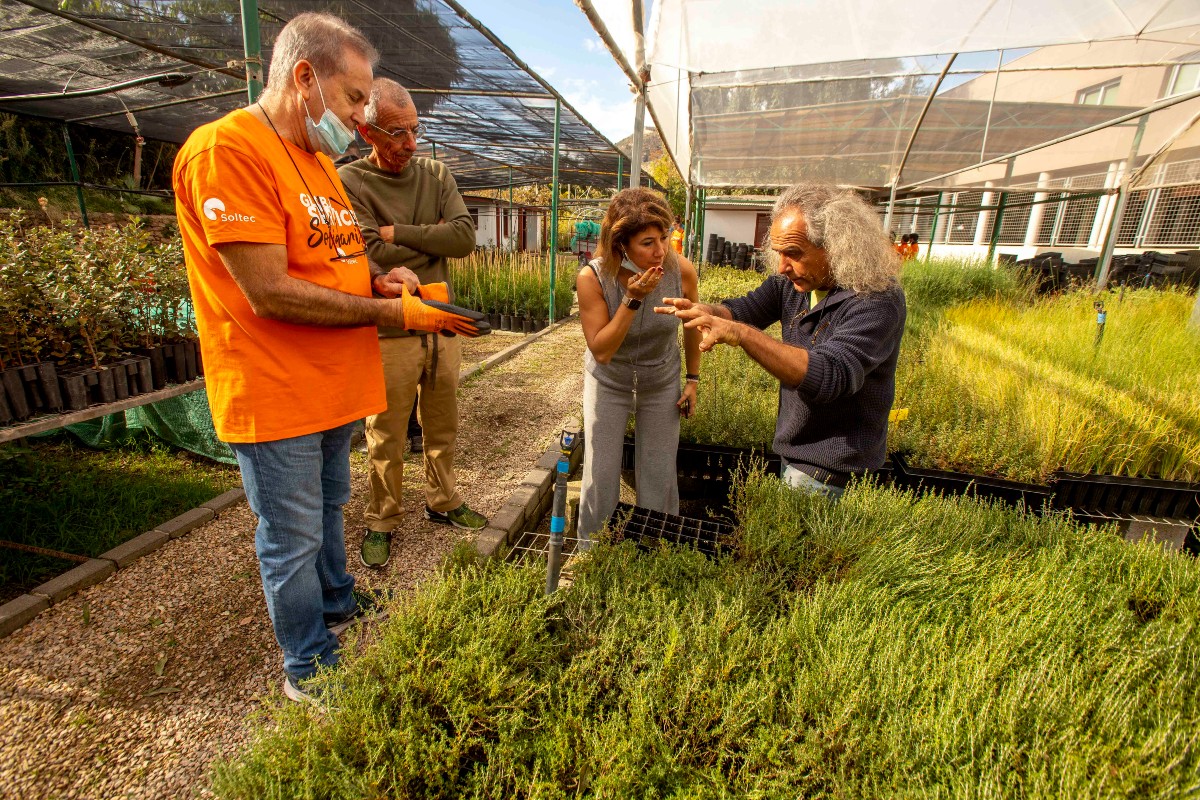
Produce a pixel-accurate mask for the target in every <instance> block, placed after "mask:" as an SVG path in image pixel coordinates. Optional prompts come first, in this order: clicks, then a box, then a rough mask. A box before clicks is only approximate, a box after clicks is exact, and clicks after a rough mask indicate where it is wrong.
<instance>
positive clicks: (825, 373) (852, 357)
mask: <svg viewBox="0 0 1200 800" xmlns="http://www.w3.org/2000/svg"><path fill="white" fill-rule="evenodd" d="M724 305H725V306H726V307H727V308H728V309H729V311H730V312H731V313H732V314H733V318H734V319H735V320H737V321H738V322H745V323H747V324H750V325H753V326H754V327H756V328H758V329H760V330H761V329H763V328H766V327H768V326H769V325H771V324H773V323H776V322H782V324H783V341H784V342H785V343H787V344H790V345H793V346H795V347H803V348H804V349H805V350H807V351H808V373H807V374H806V375H805V377H804V380H803V381H802V382H801V384H800V385H799V386H783V385H780V387H779V418H778V419H777V420H776V423H775V452H776V453H778V454H779V455H780V456H782V457H783V459H784V460H785V461H787V462H788V463H789V464H811V465H813V466H816V467H822V468H824V469H827V470H830V471H831V472H839V473H844V474H845V473H854V472H862V471H864V470H868V469H878V468H879V467H881V466H883V462H884V459H885V458H886V455H887V453H886V448H887V426H888V412H889V411H891V408H892V400H893V399H894V398H895V396H896V359H897V357H898V356H899V355H900V337H901V336H903V334H904V318H905V315H906V313H907V309H906V307H905V304H904V291H903V290H902V289H901V288H900V287H899V285H896V286H894V287H892V288H891V289H888V290H887V291H883V292H876V293H871V294H859V293H856V292H852V291H850V290H849V289H841V288H836V289H834V290H833V291H831V292H830V293H829V294H828V295H826V296H825V299H824V300H822V301H821V302H820V303H817V305H816V307H815V308H812V309H810V308H809V307H808V305H809V294H808V292H800V291H797V290H796V287H795V286H794V285H793V284H792V282H791V281H789V280H788V279H787V278H785V277H783V276H782V275H772V276H771V277H769V278H767V279H766V280H765V281H763V284H762V286H759V287H758V288H757V289H755V290H754V291H753V292H751V293H750V294H748V295H746V296H745V297H739V298H735V299H733V300H726V301H724Z"/></svg>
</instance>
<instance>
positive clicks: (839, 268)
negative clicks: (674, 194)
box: [654, 183, 907, 499]
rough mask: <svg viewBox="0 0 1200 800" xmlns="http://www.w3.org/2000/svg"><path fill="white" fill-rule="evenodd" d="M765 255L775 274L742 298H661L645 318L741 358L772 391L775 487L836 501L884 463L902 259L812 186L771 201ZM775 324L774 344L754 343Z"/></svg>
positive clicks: (861, 205) (843, 199)
mask: <svg viewBox="0 0 1200 800" xmlns="http://www.w3.org/2000/svg"><path fill="white" fill-rule="evenodd" d="M768 253H769V262H770V263H772V264H773V266H774V267H775V274H773V275H771V276H770V277H769V278H767V280H765V281H764V282H763V284H762V286H760V287H758V288H757V289H755V290H754V291H753V292H751V293H750V294H748V295H746V296H745V297H739V298H735V299H732V300H725V301H723V302H722V303H720V304H718V305H710V304H706V303H693V302H691V301H690V300H687V299H684V298H666V299H665V300H664V303H666V305H663V306H660V307H658V308H655V309H654V310H655V311H656V312H658V313H660V314H674V315H675V316H677V317H679V318H681V319H683V320H684V321H685V322H684V327H685V328H697V329H699V330H700V331H702V332H703V334H704V339H703V341H702V342H701V344H700V350H701V351H702V352H708V351H709V350H711V349H712V348H713V347H715V346H716V345H718V344H726V345H730V346H733V347H740V348H742V349H743V350H745V351H746V353H747V354H748V355H749V356H750V357H751V358H752V359H754V360H755V361H757V362H758V363H759V364H760V365H762V367H763V368H764V369H766V370H767V371H768V372H770V373H771V374H772V375H774V376H775V377H776V378H778V379H779V384H780V402H779V418H778V420H777V421H776V424H775V443H774V449H775V452H777V453H778V454H779V455H780V456H782V457H783V459H784V463H785V468H784V474H783V478H784V480H785V481H786V482H787V483H788V484H790V485H791V486H794V487H796V488H799V489H805V490H808V491H811V492H815V493H819V494H823V495H825V496H828V497H830V498H832V499H837V498H839V497H841V494H842V491H843V489H844V488H845V486H846V483H847V482H848V481H849V479H850V477H851V476H853V475H856V474H861V473H863V472H866V471H867V470H872V469H878V468H879V467H881V466H882V465H883V461H884V458H885V454H886V453H885V448H886V440H887V425H888V412H889V411H890V410H891V407H892V400H893V398H894V397H895V394H896V361H897V358H898V357H899V354H900V338H901V336H902V335H903V334H904V320H905V316H906V313H907V312H906V307H905V303H904V292H903V290H902V289H901V288H900V284H899V281H898V280H897V276H898V274H899V270H900V259H899V257H898V256H897V255H896V252H895V251H894V250H893V249H892V247H891V245H890V243H889V242H888V237H887V235H886V234H884V232H883V228H882V227H881V225H880V223H879V217H878V215H877V214H876V213H875V212H874V211H873V210H872V209H871V207H870V206H869V205H868V204H867V203H866V202H865V201H864V200H863V199H862V198H861V197H859V196H858V195H857V194H856V193H854V192H853V191H849V190H843V189H839V188H837V187H834V186H828V185H824V184H812V183H801V184H797V185H795V186H792V187H790V188H788V189H787V190H786V191H785V192H784V193H783V194H781V195H780V196H779V198H778V199H777V200H776V202H775V208H774V212H773V214H772V217H771V229H770V246H769V251H768ZM775 322H780V323H782V326H783V338H782V341H780V340H779V339H775V338H773V337H771V336H768V335H767V334H765V333H763V330H764V329H765V328H767V327H768V326H770V325H771V324H773V323H775Z"/></svg>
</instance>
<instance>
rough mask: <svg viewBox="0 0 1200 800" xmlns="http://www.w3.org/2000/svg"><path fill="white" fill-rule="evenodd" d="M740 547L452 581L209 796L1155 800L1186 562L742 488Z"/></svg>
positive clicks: (1063, 522)
mask: <svg viewBox="0 0 1200 800" xmlns="http://www.w3.org/2000/svg"><path fill="white" fill-rule="evenodd" d="M735 505H736V508H737V512H738V514H739V516H740V519H741V529H740V544H739V545H738V546H737V548H736V551H735V552H734V553H732V554H729V555H727V556H725V557H723V558H721V559H720V560H717V561H713V560H708V559H706V558H704V557H703V556H700V555H699V554H696V553H694V552H690V551H684V550H679V549H674V548H664V549H662V550H659V551H654V552H650V553H646V554H643V553H639V552H638V551H637V550H636V549H635V548H634V547H633V545H632V544H631V543H626V544H621V545H618V546H607V545H602V546H600V547H598V548H597V549H595V550H594V551H593V552H592V554H591V555H590V556H589V557H588V559H587V560H586V561H585V562H584V563H583V564H582V565H581V566H580V568H579V569H578V570H577V571H576V574H575V579H574V582H573V584H572V585H571V586H570V587H569V588H568V589H565V590H560V591H559V592H557V593H556V594H554V595H552V596H551V597H549V598H547V597H545V596H544V595H543V592H542V585H543V580H544V576H543V570H542V568H541V567H539V566H530V567H517V566H510V565H503V564H491V565H489V566H487V567H482V568H479V567H474V566H466V567H461V568H457V569H454V570H451V571H450V573H449V574H448V575H447V576H446V577H445V578H444V579H443V580H439V581H431V582H428V583H426V584H424V585H423V586H422V587H421V588H420V589H418V590H417V591H416V592H415V593H414V594H412V595H408V596H405V597H404V598H403V599H401V600H400V601H399V603H398V606H397V607H396V608H395V609H394V610H393V613H392V615H391V618H390V619H389V620H388V621H387V622H386V623H383V624H382V625H381V628H380V630H379V631H378V635H377V636H376V638H375V640H374V641H373V643H372V644H371V645H370V646H369V647H368V648H367V650H366V651H365V652H364V653H363V654H362V655H361V656H360V657H352V658H348V659H347V660H346V661H345V662H344V664H343V667H342V668H341V669H340V670H339V671H338V672H337V673H334V674H330V675H328V676H327V678H326V684H325V685H326V686H328V687H329V689H330V692H331V695H330V700H331V703H332V705H333V707H334V708H333V710H331V711H330V712H328V713H326V714H321V713H317V712H315V711H313V710H311V709H309V708H305V707H302V706H300V705H299V704H291V703H286V701H283V704H282V705H280V706H277V707H274V708H272V709H270V710H268V712H267V717H266V719H265V720H263V722H262V723H260V728H259V731H258V735H257V737H256V739H255V741H254V743H253V744H252V745H251V746H250V747H249V748H248V749H247V750H246V751H245V752H243V753H242V754H241V755H239V756H237V757H235V758H234V759H232V760H230V761H227V762H225V763H222V764H220V765H219V766H218V767H217V769H216V772H215V781H214V789H215V792H216V794H217V795H218V796H220V797H230V798H232V797H237V798H255V797H264V798H265V797H295V798H317V797H320V798H368V797H371V798H373V797H539V798H558V797H563V798H565V797H581V796H582V797H612V798H617V797H714V798H715V797H730V796H737V797H809V796H826V797H931V798H932V797H976V796H986V797H997V798H1006V797H1012V798H1025V797H1064V798H1068V797H1070V798H1074V797H1093V798H1107V797H1112V798H1119V797H1129V796H1141V797H1178V796H1182V795H1185V794H1187V792H1188V791H1190V790H1191V788H1192V787H1194V786H1196V785H1197V782H1198V781H1200V742H1198V740H1197V738H1196V735H1195V731H1196V730H1197V729H1198V728H1200V700H1198V698H1200V671H1197V670H1196V669H1195V668H1194V665H1195V664H1196V662H1197V660H1198V659H1200V636H1197V635H1196V632H1197V627H1198V626H1200V566H1198V565H1197V564H1196V562H1195V561H1194V560H1192V559H1190V558H1187V557H1182V556H1174V555H1169V554H1166V553H1164V552H1163V551H1161V550H1158V549H1156V548H1154V547H1151V546H1147V545H1138V546H1133V545H1127V544H1125V543H1123V542H1121V541H1120V540H1119V539H1118V538H1117V537H1115V536H1113V535H1112V533H1111V532H1110V531H1107V530H1095V529H1089V528H1083V527H1078V526H1076V525H1075V524H1073V523H1072V522H1071V521H1070V520H1069V519H1066V518H1063V517H1049V518H1046V519H1038V518H1035V517H1031V516H1023V515H1021V514H1019V513H1017V512H1013V511H1008V510H1004V509H1001V508H998V507H988V506H984V505H979V504H977V503H975V502H974V501H966V500H957V501H955V500H944V499H940V498H922V499H919V500H918V499H914V498H913V497H912V496H909V495H904V494H897V493H894V492H890V491H882V490H879V489H876V488H872V487H868V486H859V487H857V488H853V489H851V490H850V491H849V492H848V493H847V495H846V497H845V499H844V500H843V501H842V502H841V503H840V504H837V505H830V504H828V503H826V502H825V501H823V500H818V499H814V498H811V497H808V496H806V495H803V494H801V493H798V492H794V491H791V490H788V489H786V488H785V487H783V486H782V485H781V483H780V482H779V481H778V480H777V479H772V478H766V477H764V476H761V475H759V476H757V477H754V478H752V479H751V480H750V481H749V482H748V483H747V484H746V485H745V487H744V489H742V490H741V491H739V492H738V493H737V495H736V502H735Z"/></svg>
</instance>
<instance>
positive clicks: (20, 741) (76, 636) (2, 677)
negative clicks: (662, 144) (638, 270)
mask: <svg viewBox="0 0 1200 800" xmlns="http://www.w3.org/2000/svg"><path fill="white" fill-rule="evenodd" d="M488 339H489V340H491V341H488V342H487V344H486V346H480V347H473V348H471V350H470V351H469V352H470V354H471V356H472V359H470V360H477V359H478V358H479V357H480V353H486V352H487V351H488V350H489V349H492V348H494V349H497V350H498V349H500V347H498V346H496V345H500V346H504V345H507V344H511V343H513V342H515V341H516V340H517V337H515V336H509V335H503V334H501V335H497V336H493V337H488ZM480 345H483V342H482V341H481V342H480ZM583 347H584V343H583V334H582V331H581V329H580V327H579V324H578V323H577V322H576V323H572V324H569V325H567V326H566V327H564V328H563V329H561V330H559V331H556V332H554V333H552V334H549V335H547V336H545V337H543V338H542V339H541V340H539V341H537V342H535V343H533V344H532V345H530V346H529V347H528V348H527V349H526V350H524V351H522V352H521V353H520V354H519V355H518V356H517V357H516V358H514V359H513V360H511V361H509V362H508V363H507V364H504V365H502V366H500V367H498V368H496V369H494V370H491V371H488V372H485V373H484V374H482V375H479V376H477V377H475V378H473V379H472V380H471V381H469V382H468V383H467V384H465V385H464V386H463V387H462V388H461V389H460V395H459V396H460V399H459V409H460V413H461V419H462V421H461V427H460V435H459V447H460V449H459V456H458V478H459V485H460V488H461V490H462V492H463V495H464V496H465V498H466V500H467V502H468V503H470V504H471V506H472V507H474V508H476V509H477V510H479V511H481V512H482V513H485V514H491V513H494V512H495V511H496V510H497V509H498V508H499V507H500V505H501V504H502V503H503V502H504V500H505V499H506V498H507V497H508V495H509V494H511V492H512V491H513V489H515V488H516V486H517V485H518V484H519V483H520V481H521V479H522V477H524V475H525V473H526V472H527V471H528V470H529V469H531V468H532V466H533V464H534V462H535V461H536V460H537V459H538V457H539V456H540V455H541V454H542V453H543V452H544V451H545V449H546V447H547V446H549V444H550V443H551V441H552V440H553V439H554V438H555V436H556V435H557V432H558V430H559V428H560V426H561V424H562V423H563V422H564V420H566V419H568V418H569V417H571V416H573V415H577V414H578V413H579V410H580V407H581V406H580V404H581V398H582V385H583V380H582V353H583ZM467 360H469V359H464V362H465V361H467ZM352 461H353V468H354V485H353V496H352V498H351V501H350V504H349V505H348V506H347V507H346V525H347V531H346V546H347V551H348V552H349V553H350V554H351V557H352V558H351V571H352V572H353V573H354V574H355V575H356V577H358V578H360V579H361V583H362V584H363V585H375V586H391V587H396V588H411V587H413V586H415V585H416V584H417V583H418V582H420V581H421V580H423V579H425V578H427V577H430V576H431V575H433V574H434V570H435V569H436V567H437V566H438V565H439V563H440V562H441V560H442V558H443V557H444V556H445V555H446V553H447V552H448V551H449V550H450V548H451V547H452V546H453V544H454V542H455V540H456V539H457V538H458V534H457V533H456V532H454V531H452V530H447V529H446V528H443V527H441V526H435V525H433V524H431V523H428V522H425V521H424V519H422V518H421V516H420V511H421V509H422V508H423V506H424V498H423V495H422V494H421V493H420V492H419V489H420V486H421V483H420V481H421V479H422V476H423V472H424V469H423V467H422V465H421V462H420V460H419V459H417V458H411V457H410V458H409V460H408V461H407V462H406V465H405V476H406V478H408V479H409V481H410V484H409V485H410V486H411V487H413V488H414V489H416V490H418V491H413V492H411V493H409V492H406V496H405V503H404V505H405V509H406V510H409V511H411V512H412V513H411V514H410V515H409V516H408V518H407V520H406V523H405V524H404V525H403V526H402V527H401V528H400V529H397V531H396V534H397V535H396V536H395V539H394V544H393V550H392V553H393V554H392V560H391V563H390V564H389V565H388V566H387V568H385V569H384V570H382V571H378V572H370V574H365V573H368V572H369V571H368V570H367V569H366V568H365V567H363V566H362V565H361V563H360V562H359V561H358V559H357V558H356V557H355V556H356V554H357V551H358V545H359V543H360V542H361V539H362V532H363V525H362V512H363V508H364V506H365V503H366V491H367V489H366V473H365V466H364V464H365V457H364V455H363V454H361V453H355V454H354V455H353V457H352ZM254 525H255V518H254V515H253V514H251V513H250V510H249V508H248V507H247V506H246V505H245V503H242V504H240V505H238V506H235V507H234V508H232V509H230V510H228V511H225V512H223V513H222V514H221V515H220V516H219V517H218V518H217V519H215V520H213V521H212V522H210V523H208V524H206V525H204V526H203V527H201V528H198V529H196V530H194V531H192V532H191V533H189V534H188V535H186V536H184V537H182V538H180V539H177V540H175V541H174V542H171V543H169V544H167V545H166V546H165V547H163V548H161V549H160V550H158V551H156V552H154V553H152V554H150V555H149V556H146V557H144V558H142V559H140V560H138V561H137V562H135V563H134V564H133V565H132V566H131V567H129V568H127V569H125V570H122V571H120V572H118V573H117V574H116V575H114V576H113V577H111V578H109V579H108V580H107V581H105V582H104V583H102V584H99V585H97V586H94V587H92V588H90V589H88V590H86V591H84V592H81V593H79V594H77V595H75V596H73V597H71V598H69V599H67V600H66V601H64V602H63V603H61V604H59V605H57V606H55V607H54V608H51V609H50V610H49V611H47V612H45V613H43V614H42V615H41V616H39V617H38V618H37V619H35V620H34V621H33V622H31V623H30V624H29V625H27V626H25V627H24V628H23V629H21V630H20V631H18V632H16V633H15V634H13V635H12V636H10V637H8V638H7V639H3V640H0V798H110V797H132V798H166V797H197V796H206V795H207V794H208V792H207V785H208V778H207V774H208V769H209V765H210V764H211V762H212V760H213V759H214V758H215V757H217V756H218V755H222V754H227V753H231V752H234V751H236V750H237V749H238V748H239V747H240V746H241V745H242V744H243V743H244V742H245V739H246V736H247V734H248V723H247V716H248V715H249V714H251V713H252V712H253V711H254V710H255V709H256V708H258V707H259V706H260V705H261V704H262V703H264V702H268V703H270V702H286V701H283V700H282V695H281V693H280V691H279V686H280V683H281V678H282V658H281V656H280V653H279V650H278V648H277V647H276V645H275V642H274V639H273V637H272V635H271V628H270V622H269V620H268V618H267V613H266V606H265V604H264V602H263V596H262V588H261V586H260V583H259V577H258V566H257V562H256V560H255V557H254Z"/></svg>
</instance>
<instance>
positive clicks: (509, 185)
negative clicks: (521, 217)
mask: <svg viewBox="0 0 1200 800" xmlns="http://www.w3.org/2000/svg"><path fill="white" fill-rule="evenodd" d="M512 211H513V202H512V167H509V168H508V249H509V250H516V249H517V248H515V247H513V246H512V244H513V238H512V229H513V218H512Z"/></svg>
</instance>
